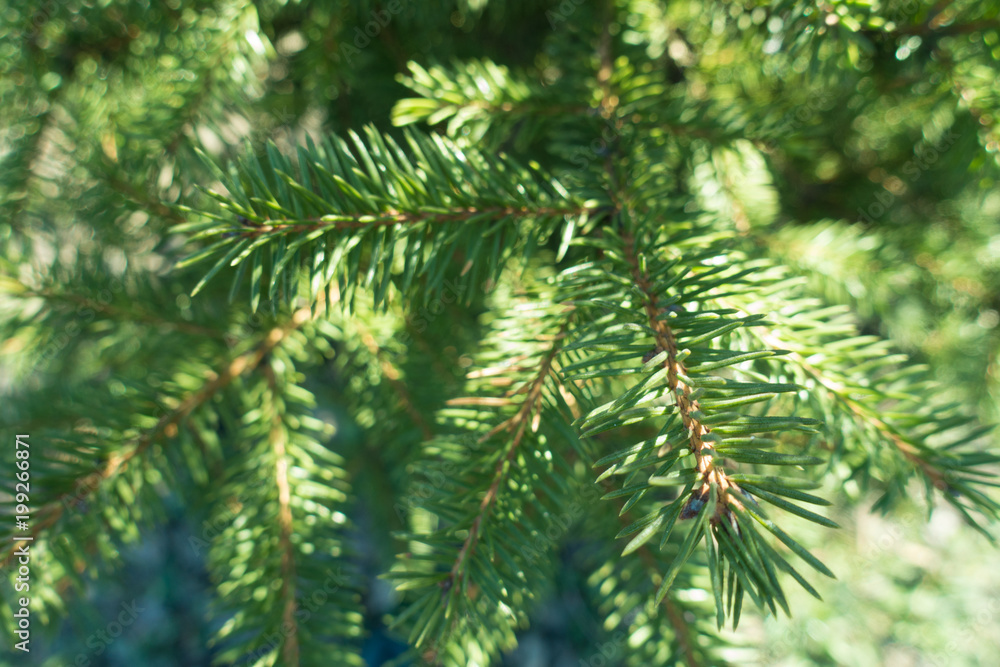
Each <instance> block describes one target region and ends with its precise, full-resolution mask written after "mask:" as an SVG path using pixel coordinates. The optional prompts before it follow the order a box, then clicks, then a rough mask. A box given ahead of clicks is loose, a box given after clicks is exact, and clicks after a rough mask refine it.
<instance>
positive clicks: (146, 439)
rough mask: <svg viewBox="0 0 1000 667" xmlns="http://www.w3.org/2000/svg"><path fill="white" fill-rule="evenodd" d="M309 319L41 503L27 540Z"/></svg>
mask: <svg viewBox="0 0 1000 667" xmlns="http://www.w3.org/2000/svg"><path fill="white" fill-rule="evenodd" d="M311 316H312V315H311V312H310V310H309V309H308V308H302V309H300V310H298V311H296V312H295V313H294V314H293V315H292V316H291V318H290V319H289V321H288V322H287V323H285V324H284V325H282V326H279V327H275V328H274V329H271V330H270V331H269V332H268V333H267V334H266V335H265V336H263V337H262V339H261V340H260V341H259V342H258V344H257V345H256V346H255V348H254V349H252V350H250V351H248V352H245V353H243V354H241V355H239V356H237V357H235V358H233V359H232V360H230V361H229V362H228V363H227V364H226V365H225V367H224V368H223V369H222V370H221V371H219V372H218V373H214V374H212V375H211V376H210V377H208V378H206V382H205V384H204V385H202V386H201V387H199V388H198V389H197V390H195V391H193V392H191V393H189V394H188V395H187V396H185V397H184V398H183V399H182V400H181V401H180V403H179V404H178V405H177V406H176V407H174V408H173V409H171V410H170V411H168V412H166V413H165V414H163V416H161V417H160V419H159V420H158V421H157V422H156V424H155V425H154V426H153V427H152V428H151V429H148V430H147V431H145V432H144V433H142V434H141V435H140V436H138V437H137V438H136V439H135V441H134V442H133V443H128V444H126V445H125V446H123V447H121V448H120V449H118V450H117V451H115V452H113V453H112V454H111V456H109V458H108V460H107V461H106V462H105V463H104V464H103V466H101V467H100V468H99V469H98V470H96V471H94V472H91V473H88V474H86V475H84V476H81V477H79V478H78V479H76V480H75V481H74V482H73V487H72V490H70V491H67V492H65V493H63V494H61V495H59V496H58V497H56V498H53V499H51V500H49V501H48V502H45V503H43V504H42V505H41V506H40V507H39V509H38V511H37V514H36V515H35V519H34V521H33V522H32V524H31V530H30V531H29V532H28V535H27V536H29V537H32V538H34V539H37V538H41V537H42V536H43V535H44V534H45V533H46V531H47V530H48V529H49V528H51V527H52V526H53V525H55V524H56V522H58V521H59V519H60V518H62V517H63V515H64V513H65V510H66V508H67V506H68V504H69V503H74V504H79V503H80V502H82V501H86V500H87V499H88V498H89V497H90V496H92V495H93V494H94V493H95V492H97V491H98V490H100V489H101V488H103V486H104V485H105V484H106V483H110V481H111V480H113V479H115V478H116V477H117V476H118V475H120V474H121V473H122V472H123V471H124V470H125V469H126V468H127V467H128V465H129V464H130V463H131V462H132V461H133V460H134V459H136V458H140V457H142V455H143V454H144V453H145V452H146V451H147V450H148V449H149V448H150V447H151V446H152V445H153V444H155V443H157V442H159V441H161V440H169V439H171V438H174V437H175V436H176V435H177V433H178V428H179V427H180V426H181V425H182V424H183V422H184V420H185V419H186V418H187V417H188V416H189V415H190V414H192V413H193V412H194V411H195V410H197V409H198V408H199V407H201V406H203V405H205V404H206V403H207V402H208V401H210V400H211V399H212V398H213V397H214V396H215V395H216V394H218V393H219V392H220V391H221V390H222V389H224V388H225V387H227V386H228V385H229V384H231V383H232V382H233V381H234V380H235V379H236V378H238V377H240V376H242V375H244V374H246V373H248V372H250V371H252V370H253V369H255V368H256V367H257V366H258V365H259V364H260V363H261V361H262V360H263V359H264V358H265V356H266V355H267V354H268V353H269V352H270V351H271V350H273V349H274V347H275V346H277V345H278V344H279V343H280V342H281V341H282V340H283V339H284V338H285V337H286V336H287V335H288V333H289V332H291V331H293V330H294V329H296V328H297V327H299V326H301V325H302V324H304V323H305V322H306V321H308V320H309V318H310V317H311ZM13 551H14V548H13V547H8V548H6V549H4V556H3V559H2V563H3V565H4V566H6V565H7V564H8V563H9V562H10V559H11V558H12V557H13Z"/></svg>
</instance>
